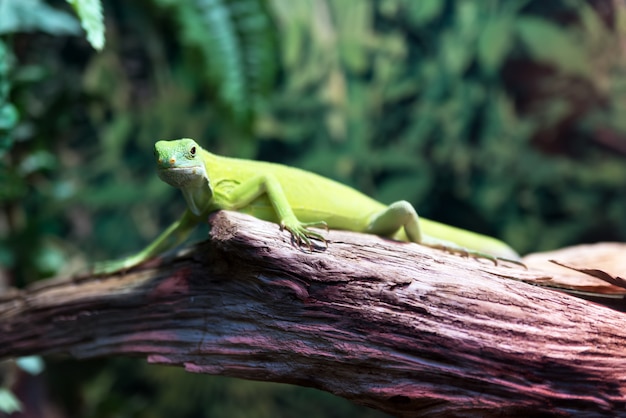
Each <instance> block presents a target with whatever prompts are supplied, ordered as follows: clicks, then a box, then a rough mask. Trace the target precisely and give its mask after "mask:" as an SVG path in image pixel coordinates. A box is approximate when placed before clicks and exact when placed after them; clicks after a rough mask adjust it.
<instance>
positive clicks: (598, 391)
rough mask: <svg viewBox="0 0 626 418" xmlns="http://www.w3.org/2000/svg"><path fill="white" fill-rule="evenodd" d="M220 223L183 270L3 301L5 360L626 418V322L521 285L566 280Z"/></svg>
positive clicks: (75, 284)
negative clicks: (141, 360)
mask: <svg viewBox="0 0 626 418" xmlns="http://www.w3.org/2000/svg"><path fill="white" fill-rule="evenodd" d="M210 222H211V224H212V231H211V239H210V240H209V241H206V242H203V243H201V244H199V245H197V246H195V247H193V248H192V249H190V250H187V251H185V252H184V253H183V254H179V255H178V256H176V257H173V258H169V259H159V260H155V261H153V262H151V263H148V264H146V265H144V266H142V267H141V268H138V269H135V270H133V271H131V272H127V273H124V274H118V275H112V276H107V277H90V276H84V277H75V278H72V279H65V280H49V281H45V282H40V283H37V284H36V285H34V286H32V287H31V288H29V289H27V290H25V291H13V292H11V293H6V294H4V295H0V342H1V343H0V357H8V356H24V355H28V354H46V353H59V352H68V353H70V354H72V355H73V356H76V357H77V358H87V357H95V356H111V355H121V354H123V355H136V356H145V357H147V359H148V361H149V362H152V363H162V364H172V365H181V366H183V367H185V369H186V370H188V371H192V372H197V373H208V374H216V375H226V376H236V377H240V378H245V379H254V380H264V381H273V382H283V383H292V384H298V385H303V386H311V387H315V388H318V389H321V390H325V391H328V392H331V393H334V394H336V395H339V396H342V397H345V398H347V399H350V400H352V401H354V402H356V403H360V404H364V405H367V406H370V407H372V408H376V409H379V410H382V411H385V412H387V413H390V414H393V415H396V416H407V417H408V416H411V417H414V416H429V417H431V416H446V417H449V416H464V417H472V416H475V417H490V416H499V417H501V416H512V415H520V416H521V415H524V416H528V414H529V413H532V414H533V416H536V415H537V414H542V413H543V414H546V415H550V416H552V415H555V416H577V417H578V416H616V415H626V409H625V408H626V386H625V383H626V358H625V356H624V351H625V350H624V347H626V326H625V325H626V321H625V320H624V319H625V318H624V316H623V315H624V314H622V313H621V312H616V311H614V310H611V309H609V308H606V307H604V306H600V305H596V304H594V303H591V302H588V301H585V300H581V299H578V298H576V297H573V296H570V295H566V294H563V293H560V292H556V291H552V290H549V289H545V288H541V287H537V286H531V285H528V284H526V283H523V282H520V281H519V280H527V281H538V282H542V281H544V280H546V279H554V277H555V275H557V274H555V273H553V272H550V273H548V272H544V271H541V270H537V269H533V268H532V267H531V268H530V269H529V270H525V269H524V268H522V267H519V266H516V265H514V264H507V263H500V264H499V265H497V266H496V265H493V263H491V262H490V261H488V260H482V259H472V258H463V257H460V256H458V255H452V254H448V253H446V252H443V251H439V250H433V249H430V248H425V247H423V246H419V245H415V244H409V243H397V242H392V241H389V240H385V239H383V238H379V237H376V236H370V235H362V234H356V233H349V232H339V231H331V232H329V233H328V237H329V239H330V242H329V244H328V247H327V248H325V249H324V248H322V249H318V250H317V251H312V252H311V251H308V249H305V250H302V249H298V248H296V247H294V246H293V245H291V243H290V239H289V234H288V233H287V232H285V231H283V232H279V229H278V227H277V226H276V225H275V224H271V223H266V222H262V221H259V220H257V219H254V218H251V217H249V216H246V215H242V214H238V213H232V212H218V213H216V214H214V215H213V216H212V217H211V219H210ZM622 251H623V248H622ZM622 254H623V252H622ZM563 270H564V269H563ZM564 271H565V270H564ZM511 279H514V280H511Z"/></svg>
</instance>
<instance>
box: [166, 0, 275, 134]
mask: <svg viewBox="0 0 626 418" xmlns="http://www.w3.org/2000/svg"><path fill="white" fill-rule="evenodd" d="M156 2H157V3H160V4H162V5H163V6H166V7H169V8H171V9H173V11H174V13H175V16H176V18H177V21H178V25H179V27H180V31H181V40H182V42H183V43H184V45H185V46H186V47H188V48H190V49H191V50H192V52H195V51H197V52H199V54H200V56H201V59H202V60H203V63H204V73H205V77H206V78H207V80H208V82H209V84H210V86H211V87H212V88H214V89H216V90H217V96H218V98H219V100H220V101H221V102H222V103H223V104H224V105H226V106H227V108H229V109H230V110H231V111H232V113H233V114H234V117H235V120H236V122H237V123H238V124H242V125H245V124H249V119H250V118H251V117H252V116H253V115H254V114H255V113H256V111H257V110H258V108H259V107H260V106H262V105H263V100H264V98H265V97H266V96H267V94H268V93H269V91H270V89H271V87H272V85H273V82H274V78H275V76H276V64H275V61H276V50H275V40H274V37H275V33H274V30H273V27H272V25H271V23H270V18H269V15H268V13H267V11H266V10H265V9H264V6H263V2H262V0H238V1H228V0H193V1H188V2H181V1H173V0H157V1H156Z"/></svg>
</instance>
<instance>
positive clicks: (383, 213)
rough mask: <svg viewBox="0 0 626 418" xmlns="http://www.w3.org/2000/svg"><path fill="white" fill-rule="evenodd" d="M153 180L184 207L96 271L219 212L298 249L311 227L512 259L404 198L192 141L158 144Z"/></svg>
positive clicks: (161, 246)
mask: <svg viewBox="0 0 626 418" xmlns="http://www.w3.org/2000/svg"><path fill="white" fill-rule="evenodd" d="M154 156H155V158H156V165H157V173H158V175H159V177H160V178H161V179H162V180H163V181H165V182H166V183H168V184H170V185H171V186H174V187H177V188H179V189H180V190H181V191H182V193H183V196H184V198H185V200H186V202H187V209H186V210H185V212H184V213H183V215H182V216H181V218H180V219H179V220H177V221H176V222H174V223H173V224H172V225H171V226H170V227H169V228H167V229H166V230H165V232H163V233H162V234H161V235H160V236H159V237H158V238H157V239H156V240H155V241H154V242H153V243H152V244H150V245H149V246H148V247H146V248H145V249H144V250H142V251H140V252H139V253H137V254H135V255H132V256H130V257H127V258H124V259H121V260H116V261H108V262H104V263H98V264H96V268H95V270H96V272H97V273H101V274H104V273H111V272H115V271H118V270H124V269H128V268H130V267H133V266H135V265H137V264H140V263H142V262H144V261H146V260H148V259H150V258H152V257H155V256H156V255H158V254H160V253H163V252H165V251H167V250H169V249H172V248H174V247H175V246H177V245H178V244H180V243H181V242H183V241H184V240H185V239H186V238H187V237H188V236H189V235H190V233H191V231H192V230H193V228H194V227H195V226H196V225H197V224H199V223H201V222H206V220H207V217H208V215H209V214H210V213H211V212H214V211H217V210H219V209H227V210H236V211H239V212H244V213H248V214H250V215H253V216H255V217H257V218H259V219H264V220H267V221H271V222H275V223H277V224H279V225H280V228H281V229H286V230H287V231H289V232H290V233H291V236H292V238H293V241H294V242H295V243H296V244H297V245H306V246H308V247H311V246H312V240H315V241H319V242H321V243H324V244H325V243H326V240H325V239H324V237H323V236H322V235H321V234H320V233H319V232H317V231H314V230H311V229H310V228H311V227H324V228H331V229H342V230H350V231H356V232H364V233H368V234H375V235H381V236H386V237H392V238H395V239H398V240H402V241H412V242H415V243H418V244H422V245H426V246H430V247H435V248H444V249H447V250H449V251H452V252H458V253H464V254H469V255H472V256H476V257H484V258H488V259H491V260H494V261H495V260H496V259H497V258H503V259H508V260H516V259H518V255H517V254H516V253H515V251H513V249H511V248H510V247H509V246H508V245H506V244H505V243H503V242H501V241H499V240H497V239H495V238H491V237H487V236H484V235H480V234H476V233H474V232H470V231H466V230H462V229H458V228H454V227H451V226H448V225H444V224H441V223H438V222H434V221H430V220H427V219H423V218H422V219H420V218H419V217H418V215H417V212H416V211H415V209H414V208H413V206H412V205H411V204H410V203H409V202H406V201H404V200H401V201H398V202H395V203H392V204H391V205H384V204H382V203H380V202H378V201H376V200H374V199H372V198H370V197H368V196H366V195H365V194H363V193H361V192H359V191H357V190H355V189H353V188H351V187H348V186H346V185H344V184H341V183H338V182H336V181H333V180H330V179H328V178H325V177H322V176H320V175H317V174H314V173H312V172H308V171H304V170H301V169H298V168H294V167H289V166H285V165H280V164H274V163H269V162H262V161H252V160H244V159H237V158H229V157H223V156H219V155H215V154H212V153H210V152H208V151H206V150H204V149H202V148H201V147H200V145H198V144H197V143H196V142H195V141H194V140H193V139H189V138H184V139H177V140H172V141H158V142H157V143H156V144H155V146H154Z"/></svg>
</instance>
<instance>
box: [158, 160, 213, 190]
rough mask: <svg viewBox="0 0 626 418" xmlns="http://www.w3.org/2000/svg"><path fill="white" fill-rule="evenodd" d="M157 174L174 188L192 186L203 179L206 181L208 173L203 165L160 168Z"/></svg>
mask: <svg viewBox="0 0 626 418" xmlns="http://www.w3.org/2000/svg"><path fill="white" fill-rule="evenodd" d="M157 174H158V175H159V178H160V179H161V180H163V181H164V182H166V183H167V184H169V185H171V186H174V187H185V186H190V185H192V184H194V183H197V182H198V181H199V180H201V179H206V172H205V170H204V166H203V165H194V166H188V167H159V168H158V169H157Z"/></svg>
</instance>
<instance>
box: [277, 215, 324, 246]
mask: <svg viewBox="0 0 626 418" xmlns="http://www.w3.org/2000/svg"><path fill="white" fill-rule="evenodd" d="M311 227H323V228H324V229H326V231H328V225H327V224H326V222H324V221H321V222H309V223H302V222H299V221H296V222H293V223H291V224H288V223H287V222H281V224H280V229H281V230H283V229H286V230H287V231H289V233H291V241H292V243H293V242H295V244H296V245H297V246H298V247H301V246H302V245H306V246H307V247H309V251H311V252H312V251H313V247H314V245H313V242H312V240H315V241H320V242H323V243H324V246H325V247H326V248H328V241H327V240H326V238H324V237H323V236H322V234H320V233H318V232H315V231H311V230H310V229H309V228H311Z"/></svg>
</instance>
